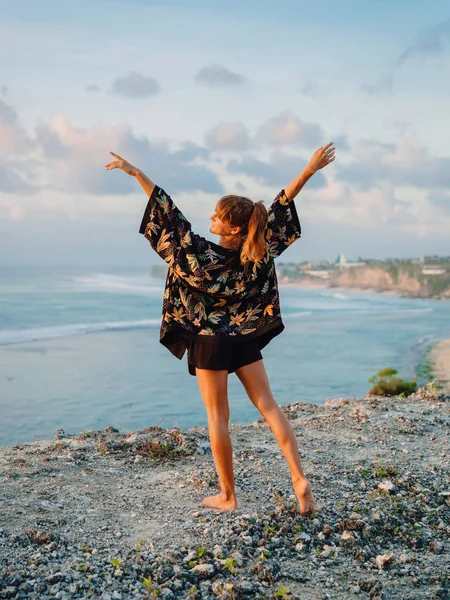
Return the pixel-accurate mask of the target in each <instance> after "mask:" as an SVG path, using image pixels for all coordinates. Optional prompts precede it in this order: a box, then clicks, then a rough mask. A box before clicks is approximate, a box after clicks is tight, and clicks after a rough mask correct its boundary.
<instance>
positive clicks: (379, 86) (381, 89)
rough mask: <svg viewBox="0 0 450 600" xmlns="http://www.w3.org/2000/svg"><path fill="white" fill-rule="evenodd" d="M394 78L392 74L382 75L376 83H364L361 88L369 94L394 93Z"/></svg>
mask: <svg viewBox="0 0 450 600" xmlns="http://www.w3.org/2000/svg"><path fill="white" fill-rule="evenodd" d="M393 84H394V81H393V78H392V77H391V76H390V75H382V76H381V77H380V78H379V79H378V81H377V82H376V83H374V84H370V83H363V84H362V85H361V90H362V91H363V92H364V93H365V94H367V95H368V96H382V95H385V94H388V95H390V96H392V94H393Z"/></svg>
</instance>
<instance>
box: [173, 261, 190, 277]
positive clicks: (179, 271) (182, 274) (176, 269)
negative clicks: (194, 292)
mask: <svg viewBox="0 0 450 600" xmlns="http://www.w3.org/2000/svg"><path fill="white" fill-rule="evenodd" d="M172 271H173V273H174V275H177V276H178V277H179V278H183V277H186V275H187V274H186V273H185V272H184V271H183V269H182V268H181V267H180V265H178V264H177V263H174V264H173V266H172Z"/></svg>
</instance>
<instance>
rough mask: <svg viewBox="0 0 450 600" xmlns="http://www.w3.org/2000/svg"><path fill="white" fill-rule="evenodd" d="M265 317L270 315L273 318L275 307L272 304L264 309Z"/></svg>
mask: <svg viewBox="0 0 450 600" xmlns="http://www.w3.org/2000/svg"><path fill="white" fill-rule="evenodd" d="M263 314H264V316H265V315H267V314H269V315H270V316H273V306H272V305H271V304H268V305H267V306H266V308H265V309H264V313H263Z"/></svg>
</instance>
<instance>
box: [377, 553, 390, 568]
mask: <svg viewBox="0 0 450 600" xmlns="http://www.w3.org/2000/svg"><path fill="white" fill-rule="evenodd" d="M391 562H392V554H379V555H378V556H377V557H376V559H375V563H376V565H377V567H378V568H379V569H380V571H382V570H383V569H387V568H388V566H389V565H390V563H391Z"/></svg>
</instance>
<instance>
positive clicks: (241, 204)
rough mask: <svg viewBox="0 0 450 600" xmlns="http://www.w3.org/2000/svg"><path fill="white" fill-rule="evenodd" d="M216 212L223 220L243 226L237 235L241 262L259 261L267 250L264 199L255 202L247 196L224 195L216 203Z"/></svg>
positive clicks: (266, 215) (266, 214)
mask: <svg viewBox="0 0 450 600" xmlns="http://www.w3.org/2000/svg"><path fill="white" fill-rule="evenodd" d="M216 213H217V216H218V217H219V219H220V220H221V221H223V222H225V223H228V224H229V225H231V227H237V226H239V227H240V228H241V230H240V231H239V233H238V234H237V236H236V237H237V238H238V240H239V242H238V244H237V246H241V254H240V259H241V263H242V264H243V265H246V264H247V263H257V262H259V261H260V260H261V259H262V258H263V257H264V256H265V254H266V251H267V248H266V229H267V221H268V213H267V208H266V207H265V206H264V200H259V201H258V202H253V200H250V198H246V197H245V196H236V195H234V194H231V195H229V196H223V197H222V198H221V199H220V200H219V201H218V203H217V205H216Z"/></svg>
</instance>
